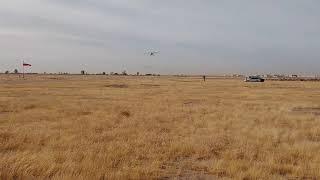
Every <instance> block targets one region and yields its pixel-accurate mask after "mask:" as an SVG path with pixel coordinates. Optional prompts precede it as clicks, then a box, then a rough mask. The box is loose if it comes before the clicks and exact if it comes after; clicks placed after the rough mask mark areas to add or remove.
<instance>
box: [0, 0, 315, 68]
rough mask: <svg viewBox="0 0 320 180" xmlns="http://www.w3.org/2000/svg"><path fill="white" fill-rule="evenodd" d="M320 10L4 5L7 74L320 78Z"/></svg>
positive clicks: (95, 0)
mask: <svg viewBox="0 0 320 180" xmlns="http://www.w3.org/2000/svg"><path fill="white" fill-rule="evenodd" d="M319 8H320V1H319V0H259V1H258V0H241V1H240V0H170V1H169V0H104V1H102V0H4V1H1V2H0V72H3V71H5V70H13V69H14V68H16V67H19V66H21V65H20V64H21V61H22V60H23V59H24V60H25V61H26V62H28V63H31V64H32V65H33V67H32V68H31V69H30V70H29V71H33V72H44V71H46V72H79V71H80V70H81V69H85V70H87V71H89V72H102V71H105V72H111V71H113V72H121V71H122V70H127V71H128V72H129V73H135V72H137V71H140V72H142V73H149V72H155V73H162V74H166V73H169V74H176V73H185V74H205V73H206V74H218V73H318V72H319V69H320V23H319V22H320V10H319ZM149 49H150V50H151V49H152V50H159V51H161V53H160V54H159V55H157V56H153V57H150V56H146V55H145V54H144V52H145V51H146V50H149Z"/></svg>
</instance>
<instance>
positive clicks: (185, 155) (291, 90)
mask: <svg viewBox="0 0 320 180" xmlns="http://www.w3.org/2000/svg"><path fill="white" fill-rule="evenodd" d="M49 178H50V179H220V178H221V179H319V178H320V83H319V82H300V81H297V82H285V81H283V82H280V81H279V82H278V81H267V82H265V83H244V82H242V80H240V79H213V78H212V79H208V80H207V81H206V82H205V83H204V82H203V81H202V80H201V78H200V77H199V78H195V77H193V78H191V77H169V76H167V77H111V76H49V75H47V76H41V75H38V76H36V75H33V76H28V77H27V78H26V79H25V80H22V79H19V78H18V77H17V76H14V75H0V179H49Z"/></svg>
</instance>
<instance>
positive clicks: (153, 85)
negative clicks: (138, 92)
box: [140, 84, 160, 87]
mask: <svg viewBox="0 0 320 180" xmlns="http://www.w3.org/2000/svg"><path fill="white" fill-rule="evenodd" d="M140 85H141V86H144V87H160V85H159V84H140Z"/></svg>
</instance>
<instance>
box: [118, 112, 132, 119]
mask: <svg viewBox="0 0 320 180" xmlns="http://www.w3.org/2000/svg"><path fill="white" fill-rule="evenodd" d="M120 115H121V116H122V117H126V118H128V117H130V116H131V113H130V112H129V111H121V113H120Z"/></svg>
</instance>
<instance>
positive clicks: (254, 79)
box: [244, 76, 264, 82]
mask: <svg viewBox="0 0 320 180" xmlns="http://www.w3.org/2000/svg"><path fill="white" fill-rule="evenodd" d="M244 82H264V79H263V78H261V77H260V76H249V77H246V79H245V80H244Z"/></svg>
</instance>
